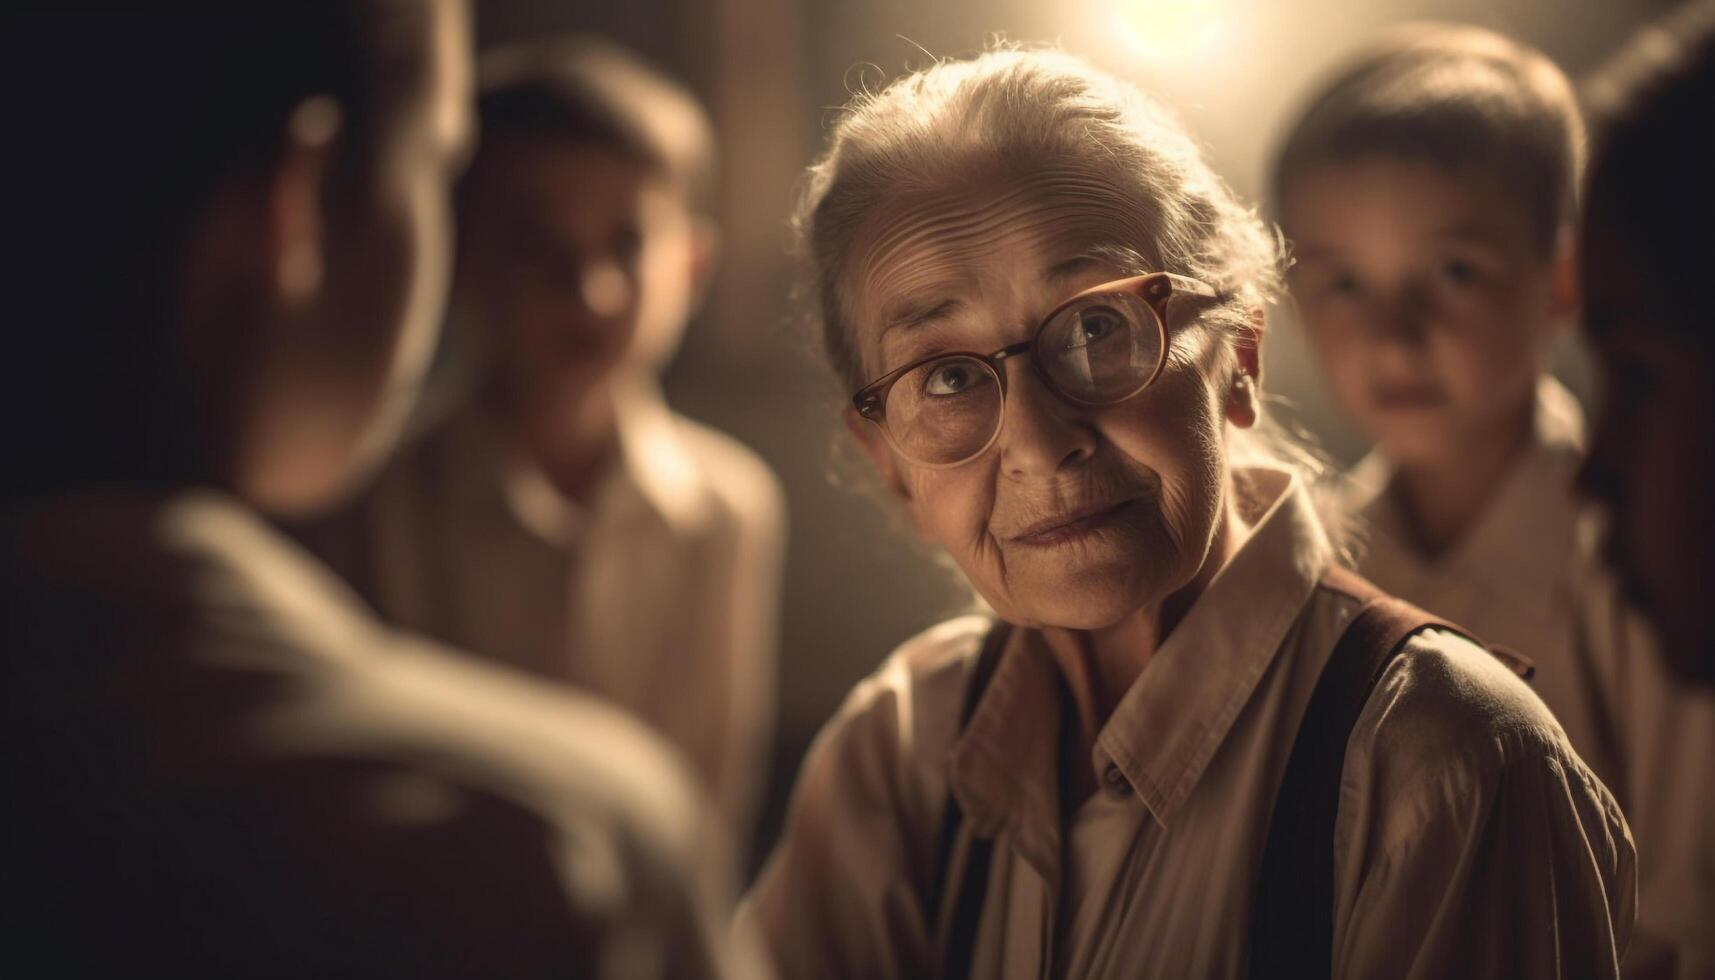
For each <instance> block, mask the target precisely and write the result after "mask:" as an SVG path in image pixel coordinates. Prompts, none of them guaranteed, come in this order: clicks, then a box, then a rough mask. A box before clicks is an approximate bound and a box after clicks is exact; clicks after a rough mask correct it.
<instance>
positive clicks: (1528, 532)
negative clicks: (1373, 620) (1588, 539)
mask: <svg viewBox="0 0 1715 980" xmlns="http://www.w3.org/2000/svg"><path fill="white" fill-rule="evenodd" d="M1584 432H1585V426H1584V413H1583V410H1582V409H1581V408H1579V406H1578V401H1577V399H1575V398H1574V397H1573V396H1572V393H1571V392H1569V391H1567V390H1566V388H1565V386H1563V385H1562V384H1561V383H1560V382H1559V381H1557V380H1555V379H1554V378H1553V377H1549V376H1544V377H1543V378H1541V379H1540V380H1539V382H1538V384H1537V391H1536V402H1535V407H1534V416H1533V423H1532V427H1531V439H1530V444H1529V446H1528V448H1527V449H1526V451H1525V453H1524V454H1523V456H1522V457H1521V458H1520V459H1519V460H1518V461H1517V462H1516V463H1515V464H1514V466H1513V468H1512V470H1511V471H1510V472H1509V473H1508V475H1507V477H1506V479H1505V480H1504V481H1503V482H1502V484H1501V486H1500V488H1499V489H1497V490H1496V492H1495V495H1494V497H1493V499H1492V500H1490V501H1489V503H1488V504H1487V505H1486V506H1485V507H1484V508H1483V512H1482V514H1481V515H1480V516H1479V517H1478V518H1477V521H1476V523H1475V524H1473V525H1472V527H1471V528H1470V529H1469V530H1468V531H1467V532H1466V533H1465V534H1464V535H1463V536H1462V537H1461V538H1460V539H1459V540H1458V541H1456V542H1455V543H1454V544H1453V546H1452V547H1451V548H1449V549H1448V550H1447V551H1446V552H1444V553H1442V554H1441V555H1438V556H1436V557H1435V558H1432V559H1425V558H1424V557H1423V556H1421V555H1420V554H1418V553H1417V552H1416V551H1415V550H1414V549H1412V548H1410V547H1408V546H1407V545H1406V544H1405V542H1406V541H1408V540H1410V536H1409V535H1407V534H1405V533H1404V528H1403V526H1402V524H1401V519H1400V515H1399V513H1398V509H1397V508H1396V507H1395V506H1394V503H1393V498H1392V497H1391V495H1389V494H1388V492H1387V491H1388V488H1389V486H1390V485H1391V484H1392V483H1393V479H1394V476H1395V473H1396V471H1395V468H1394V466H1393V464H1392V463H1391V462H1390V461H1389V460H1388V459H1387V458H1386V457H1385V456H1383V455H1382V454H1381V453H1380V452H1379V451H1375V452H1371V453H1370V454H1369V455H1368V456H1366V457H1365V458H1364V459H1363V460H1362V461H1360V462H1359V463H1358V465H1357V466H1355V467H1353V469H1352V474H1351V482H1350V496H1349V497H1348V500H1349V507H1348V510H1349V511H1350V512H1351V513H1354V514H1356V515H1357V516H1358V517H1359V518H1360V519H1361V520H1362V522H1363V523H1364V524H1365V525H1366V526H1367V527H1368V528H1369V529H1370V530H1371V532H1372V533H1371V540H1370V543H1369V552H1370V554H1369V558H1368V561H1369V563H1371V564H1372V565H1375V566H1378V567H1385V568H1387V569H1390V570H1392V571H1393V572H1394V573H1397V575H1403V576H1405V578H1406V579H1408V580H1410V581H1409V582H1405V583H1400V582H1396V583H1394V584H1395V587H1396V588H1397V589H1398V590H1399V591H1401V592H1410V591H1422V590H1423V589H1424V588H1426V587H1427V583H1430V582H1433V581H1438V580H1442V579H1447V578H1456V579H1458V580H1461V581H1499V582H1506V583H1508V584H1509V586H1510V587H1512V588H1516V587H1517V585H1518V584H1519V583H1521V582H1523V583H1529V582H1540V581H1552V580H1554V579H1555V578H1556V577H1558V576H1560V575H1561V574H1563V573H1564V571H1565V568H1566V565H1567V563H1568V562H1569V561H1571V560H1572V557H1573V551H1575V550H1576V548H1577V542H1576V540H1575V535H1572V534H1569V533H1568V531H1567V529H1568V528H1573V527H1576V526H1577V525H1578V523H1579V505H1578V503H1577V501H1576V499H1575V498H1574V496H1573V494H1572V482H1573V480H1574V478H1575V477H1576V474H1577V470H1578V466H1579V463H1580V461H1581V460H1582V458H1583V453H1584V441H1585V440H1584ZM1525 542H1527V543H1528V544H1527V545H1525V546H1522V547H1521V543H1525ZM1397 575H1390V576H1389V579H1390V582H1391V581H1393V579H1394V578H1395V577H1397ZM1412 582H1414V583H1416V585H1417V586H1418V587H1417V588H1411V587H1406V586H1407V585H1409V584H1410V583H1412Z"/></svg>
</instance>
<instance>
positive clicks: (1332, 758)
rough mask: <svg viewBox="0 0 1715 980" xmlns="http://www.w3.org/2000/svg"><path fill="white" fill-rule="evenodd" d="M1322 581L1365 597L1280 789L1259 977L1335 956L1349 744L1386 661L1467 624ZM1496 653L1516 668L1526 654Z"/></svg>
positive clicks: (1313, 970)
mask: <svg viewBox="0 0 1715 980" xmlns="http://www.w3.org/2000/svg"><path fill="white" fill-rule="evenodd" d="M1323 585H1324V586H1326V587H1328V588H1331V589H1333V590H1335V591H1337V592H1343V593H1345V594H1347V595H1349V596H1351V597H1353V598H1355V599H1359V600H1361V601H1362V602H1363V605H1362V606H1361V607H1360V608H1359V610H1358V613H1357V615H1356V616H1354V617H1353V618H1352V622H1351V623H1350V624H1349V625H1348V626H1347V627H1346V631H1345V633H1344V634H1342V635H1341V637H1340V639H1339V642H1338V643H1336V644H1335V646H1334V651H1333V653H1331V654H1330V655H1329V657H1328V662H1327V664H1326V665H1324V666H1323V668H1322V674H1321V676H1320V677H1319V678H1318V679H1317V681H1316V689H1315V690H1314V691H1313V692H1311V695H1310V702H1309V704H1308V705H1307V706H1306V708H1305V710H1304V718H1303V720H1302V721H1300V722H1299V725H1298V735H1297V737H1296V738H1295V739H1294V740H1293V743H1292V754H1291V756H1289V757H1288V759H1287V763H1286V772H1285V774H1284V776H1283V777H1282V779H1281V784H1280V792H1279V794H1278V795H1277V796H1276V797H1275V802H1274V814H1273V817H1272V819H1271V822H1270V824H1269V832H1268V842H1267V844H1266V845H1265V847H1264V849H1263V858H1262V869H1261V872H1260V874H1259V876H1258V879H1257V887H1256V897H1255V900H1254V904H1253V907H1252V916H1251V967H1250V975H1251V977H1252V978H1253V980H1261V978H1271V977H1283V978H1284V977H1326V976H1329V975H1330V974H1331V972H1332V970H1333V955H1334V819H1335V817H1336V816H1337V815H1338V814H1339V809H1340V773H1341V770H1342V769H1343V768H1344V767H1345V762H1346V743H1347V741H1348V740H1349V739H1350V738H1351V736H1352V728H1353V727H1354V726H1355V725H1356V724H1357V721H1358V715H1359V714H1360V713H1361V712H1362V711H1363V710H1364V705H1365V704H1366V703H1368V702H1369V699H1370V695H1371V694H1372V693H1373V692H1374V691H1375V688H1376V684H1377V683H1378V682H1379V681H1380V680H1381V678H1382V674H1383V673H1385V672H1386V670H1387V668H1388V665H1389V664H1391V663H1392V662H1393V660H1394V658H1396V657H1398V656H1399V654H1400V652H1401V650H1402V649H1403V648H1404V646H1405V641H1406V639H1407V638H1408V637H1410V636H1411V635H1412V634H1414V633H1416V632H1418V631H1419V630H1423V629H1430V628H1441V629H1447V630H1451V631H1453V632H1456V633H1459V634H1460V635H1463V636H1468V635H1469V634H1466V633H1465V632H1464V631H1463V630H1461V629H1459V628H1458V627H1456V626H1453V625H1452V624H1450V623H1447V622H1445V621H1444V620H1441V619H1438V618H1436V617H1435V616H1432V615H1430V614H1429V613H1426V612H1424V611H1423V610H1421V609H1418V608H1417V607H1415V606H1413V605H1411V604H1410V603H1408V602H1406V601H1404V600H1402V599H1396V598H1393V597H1391V596H1388V595H1385V594H1384V593H1382V592H1381V590H1379V589H1377V588H1376V587H1375V586H1373V585H1371V584H1370V583H1369V582H1366V581H1365V580H1363V579H1362V578H1360V577H1358V576H1357V575H1356V574H1354V573H1352V572H1349V571H1346V570H1345V569H1342V568H1334V569H1331V570H1330V571H1329V572H1328V574H1327V575H1326V576H1324V579H1323ZM1497 656H1498V657H1499V658H1500V659H1501V660H1502V661H1503V662H1505V663H1507V665H1508V666H1509V667H1511V668H1512V669H1513V670H1514V671H1515V672H1517V673H1519V674H1520V676H1524V677H1528V676H1529V675H1530V669H1531V668H1530V666H1529V663H1528V661H1524V660H1523V658H1516V657H1512V656H1509V655H1506V654H1501V653H1497Z"/></svg>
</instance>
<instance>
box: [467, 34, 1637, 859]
mask: <svg viewBox="0 0 1715 980" xmlns="http://www.w3.org/2000/svg"><path fill="white" fill-rule="evenodd" d="M1669 5H1670V4H1669V3H1668V2H1666V0H1372V2H1362V3H1359V2H1353V0H1057V2H1048V0H623V2H617V3H606V4H599V5H598V4H592V3H589V2H587V0H478V3H477V11H478V33H479V41H480V43H482V44H493V43H497V42H503V41H509V40H515V39H518V38H521V37H528V36H532V35H537V34H543V33H552V32H559V31H579V32H588V33H596V34H602V35H606V36H608V37H610V38H612V39H614V40H617V41H619V42H621V43H623V44H625V45H627V46H629V47H630V48H632V49H633V50H635V51H636V52H638V53H639V54H641V55H643V56H645V57H646V58H648V59H650V60H651V61H653V62H654V63H656V64H657V65H658V66H660V67H661V68H663V69H665V70H666V71H667V72H668V73H670V74H672V75H675V76H676V77H678V78H679V79H680V80H681V81H683V82H684V83H686V84H687V85H688V86H690V87H691V88H692V89H693V90H694V91H696V92H697V93H698V94H699V95H700V96H701V97H702V99H703V101H704V103H705V104H706V105H707V106H708V107H709V109H710V111H711V112H712V114H713V117H714V120H715V124H716V128H717V130H718V132H719V134H720V137H721V141H722V147H721V149H722V164H723V175H722V185H721V204H720V214H719V215H718V217H719V219H720V220H721V222H722V224H723V235H724V242H723V246H724V258H723V265H722V269H721V272H720V274H719V277H718V280H717V282H716V285H715V288H714V290H713V294H712V295H711V297H710V300H709V303H708V305H707V306H706V308H705V309H704V311H703V313H702V315H701V316H700V317H699V318H698V320H697V321H696V322H695V323H693V325H692V326H691V328H690V330H689V332H688V334H687V337H686V340H685V342H684V345H683V348H682V350H681V352H680V354H679V357H678V358H677V360H676V361H675V362H674V364H673V366H672V368H671V369H670V371H669V373H668V377H667V391H668V396H669V398H670V400H671V401H672V402H673V403H674V405H675V406H676V407H677V408H678V409H679V410H680V411H682V412H685V413H687V414H689V415H691V416H694V417H696V418H699V419H702V420H704V421H706V422H709V423H711V424H713V425H715V426H717V427H719V428H722V429H724V430H726V431H728V432H730V433H732V434H733V435H734V436H736V437H737V438H739V439H740V440H742V441H744V442H745V443H747V444H749V445H750V446H751V447H752V448H754V449H755V450H756V451H757V452H759V453H761V454H762V456H763V457H764V458H766V459H767V460H768V462H769V463H770V464H772V465H773V467H774V469H775V471H776V472H777V473H778V474H779V476H780V478H781V481H782V482H783V483H784V485H785V488H786V492H787V498H788V504H789V507H790V522H791V528H790V531H791V539H790V550H789V553H788V557H787V570H786V575H787V578H786V588H785V592H784V600H783V601H784V611H783V619H782V623H781V652H782V663H781V672H780V677H779V678H778V683H779V692H780V717H779V733H778V739H777V742H776V751H775V755H774V765H773V771H772V773H771V774H770V779H769V786H770V787H771V788H770V793H769V799H768V801H767V803H766V804H765V809H764V816H763V820H762V825H761V826H760V827H759V828H758V829H757V833H756V837H755V847H754V851H755V853H754V854H753V858H756V857H760V855H761V853H762V852H763V851H765V849H766V846H767V844H768V842H769V841H770V840H772V836H773V834H774V833H775V831H776V830H777V827H778V821H779V818H780V813H781V810H782V808H783V806H784V802H785V795H786V791H787V790H788V789H789V788H790V785H791V780H792V777H793V774H794V772H795V771H796V768H797V765H798V761H799V759H800V757H801V756H802V755H803V752H804V750H805V749H806V748H807V747H808V745H809V743H810V740H811V739H812V738H813V737H814V735H815V733H816V730H817V729H818V728H819V727H820V725H821V724H822V722H823V721H824V720H825V719H826V718H827V717H828V715H829V714H830V713H831V712H832V711H833V710H834V709H835V708H836V707H837V706H838V704H839V702H840V700H841V698H842V697H843V696H844V694H845V692H846V691H847V690H849V689H850V688H851V686H852V685H853V684H854V683H855V682H856V681H857V680H859V679H860V678H861V677H863V676H864V675H865V674H867V673H868V672H869V671H871V670H872V669H873V668H874V667H875V666H876V664H877V663H879V662H880V660H881V658H882V657H884V656H885V655H886V654H887V652H888V651H889V650H891V649H892V648H893V647H894V646H895V645H897V644H898V643H899V642H900V641H901V640H903V639H905V638H906V637H908V636H910V635H911V634H913V633H915V632H917V631H919V630H921V629H923V628H924V627H926V626H929V625H931V624H932V623H934V622H936V621H938V620H939V619H942V618H945V617H946V616H947V615H949V614H952V613H956V612H958V611H960V610H961V609H963V608H965V607H966V606H967V605H968V603H969V599H968V596H967V594H966V593H965V591H964V590H963V589H962V588H961V587H960V585H959V583H958V582H957V580H956V579H955V578H954V576H953V575H952V574H951V573H950V572H949V571H948V570H947V569H946V568H945V567H943V566H941V565H939V564H937V563H936V562H935V561H934V560H933V558H932V557H931V556H930V555H928V554H927V553H926V552H925V551H924V550H923V549H921V548H919V547H917V546H916V545H915V544H914V543H913V541H912V539H911V538H910V536H909V535H908V534H907V533H905V532H904V530H903V527H902V525H901V523H900V522H899V520H898V518H897V517H896V516H894V515H892V514H891V513H890V512H889V511H888V509H887V507H886V505H884V504H882V503H880V502H879V501H878V500H877V499H876V498H874V496H873V495H872V494H869V493H868V492H867V491H866V490H865V488H864V487H862V486H861V485H859V486H853V485H851V484H852V481H851V480H842V479H838V478H836V476H835V474H836V472H839V473H846V472H850V471H852V467H851V466H849V465H847V464H846V463H840V462H839V459H840V457H841V456H842V454H841V453H840V452H839V448H840V447H841V445H842V444H843V443H842V440H843V438H844V437H843V434H842V433H843V430H842V428H841V426H840V424H839V420H838V416H837V410H838V407H839V405H840V404H841V402H842V395H843V393H842V392H839V391H837V390H835V388H834V384H833V378H832V375H831V374H829V373H828V372H827V371H826V370H825V369H824V368H823V367H822V365H821V364H820V363H818V362H817V361H816V360H815V359H814V358H813V356H812V349H811V347H810V344H809V343H808V341H807V340H805V339H804V337H805V335H804V332H803V330H802V325H801V324H800V322H799V321H798V318H797V316H796V313H795V309H794V306H793V304H792V302H791V286H792V283H793V269H792V266H791V263H790V260H789V257H788V255H787V245H788V234H787V217H788V214H789V212H790V207H791V202H792V197H793V192H794V189H795V187H796V183H797V177H798V174H799V172H800V171H801V170H802V169H803V167H804V166H805V164H807V163H808V162H809V160H810V159H811V158H812V156H813V155H814V154H815V153H816V152H817V150H818V148H819V147H820V145H821V141H822V136H823V131H824V129H825V127H826V125H827V124H828V122H829V120H830V119H831V118H832V116H833V111H834V109H835V108H836V107H838V106H839V105H840V104H842V103H843V102H844V101H845V100H846V97H847V94H848V92H849V91H851V90H853V89H855V88H857V87H860V86H871V87H873V86H876V85H879V84H882V83H884V82H885V81H887V80H888V79H891V78H894V77H896V76H898V75H899V74H900V73H902V72H904V71H906V70H909V69H911V68H915V67H921V66H923V65H925V64H927V63H928V62H929V60H930V58H931V57H932V56H933V57H953V56H959V55H965V54H971V53H974V52H976V51H979V50H981V49H982V48H983V47H984V45H986V44H988V43H989V42H990V40H991V39H993V38H995V37H1000V38H1004V39H1006V40H1012V41H1021V42H1050V43H1058V44H1059V45H1060V46H1062V47H1064V48H1066V49H1067V50H1069V51H1072V52H1074V53H1076V54H1079V55H1082V56H1084V57H1086V58H1089V59H1090V60H1092V61H1094V62H1095V63H1097V64H1099V65H1101V66H1103V67H1105V68H1107V69H1108V70H1110V71H1113V72H1115V73H1118V74H1120V75H1123V76H1127V77H1130V78H1132V79H1134V80H1135V81H1137V82H1138V83H1140V84H1141V85H1143V86H1144V87H1145V88H1147V89H1149V90H1151V91H1153V92H1155V93H1156V94H1157V95H1159V96H1161V97H1163V98H1165V99H1166V100H1167V101H1168V102H1169V103H1171V104H1172V105H1174V106H1175V107H1176V108H1177V110H1178V111H1179V113H1180V115H1181V117H1182V118H1183V119H1184V120H1185V121H1186V122H1187V123H1188V124H1189V125H1190V127H1191V129H1192V131H1193V132H1194V133H1196V134H1197V135H1198V136H1199V137H1200V138H1201V139H1202V140H1203V141H1204V142H1205V144H1206V146H1207V148H1208V153H1209V155H1210V158H1211V160H1212V162H1213V163H1214V165H1215V168H1216V169H1217V170H1218V171H1219V172H1221V173H1222V174H1223V175H1225V176H1226V178H1227V179H1228V180H1229V181H1230V182H1231V183H1232V184H1233V186H1234V187H1235V188H1236V189H1237V190H1238V191H1239V193H1240V194H1241V195H1242V196H1244V197H1245V198H1247V199H1250V200H1255V197H1256V194H1257V192H1258V190H1259V189H1260V187H1261V184H1262V180H1263V176H1264V173H1265V170H1266V167H1267V165H1268V160H1269V157H1270V155H1271V154H1272V152H1273V148H1274V146H1275V143H1276V140H1277V138H1278V135H1279V133H1280V131H1281V129H1282V127H1284V125H1285V124H1286V123H1287V121H1288V119H1289V116H1290V114H1291V113H1293V112H1294V111H1296V107H1297V106H1298V104H1299V103H1300V101H1301V100H1302V99H1303V97H1304V96H1305V94H1306V93H1307V91H1308V89H1309V87H1310V86H1311V85H1313V84H1314V82H1315V80H1316V78H1317V76H1318V75H1319V74H1320V73H1321V72H1323V71H1325V70H1326V68H1327V67H1328V65H1329V63H1330V61H1331V60H1332V59H1335V58H1337V57H1339V56H1340V55H1341V54H1342V53H1343V52H1344V51H1346V50H1347V49H1349V48H1350V47H1351V46H1353V45H1354V44H1356V43H1358V42H1359V41H1361V40H1362V39H1363V38H1364V37H1365V36H1366V35H1368V34H1369V33H1370V32H1372V31H1374V30H1375V29H1377V28H1379V27H1382V26H1385V25H1388V24H1393V23H1398V22H1401V21H1407V20H1417V19H1439V20H1458V21H1465V22H1470V23H1475V24H1480V25H1483V26H1486V27H1491V28H1495V29H1498V30H1501V31H1504V32H1506V33H1508V34H1511V35H1513V36H1514V37H1517V38H1519V39H1521V40H1523V41H1525V42H1527V43H1530V44H1533V45H1535V46H1537V47H1538V48H1540V49H1541V50H1543V51H1544V52H1546V53H1547V54H1548V55H1549V56H1550V57H1552V58H1554V59H1555V60H1557V61H1558V62H1559V63H1560V64H1561V65H1562V66H1563V67H1564V68H1565V69H1566V70H1567V72H1568V73H1569V74H1571V75H1572V76H1573V77H1574V79H1576V78H1577V77H1578V76H1579V75H1581V74H1583V73H1584V72H1586V71H1588V70H1589V69H1591V68H1593V67H1595V66H1596V65H1597V64H1599V63H1600V62H1601V60H1602V59H1603V58H1604V57H1605V56H1606V55H1607V53H1608V52H1609V51H1611V50H1612V49H1613V48H1614V47H1615V46H1616V45H1617V44H1618V43H1619V42H1620V40H1621V39H1622V38H1624V37H1625V36H1626V35H1627V34H1628V33H1629V32H1630V31H1631V30H1632V29H1634V28H1635V27H1637V26H1639V25H1640V24H1642V23H1643V22H1645V21H1647V20H1648V19H1650V18H1652V17H1653V16H1655V15H1657V14H1659V13H1661V12H1662V11H1663V10H1665V9H1666V8H1667V7H1668V6H1669ZM1272 323H1273V329H1272V330H1271V333H1270V337H1269V340H1268V350H1267V368H1266V372H1265V385H1264V387H1265V388H1266V389H1268V390H1269V391H1271V392H1273V393H1274V394H1276V395H1279V396H1282V397H1284V398H1286V399H1288V400H1289V401H1290V402H1291V403H1293V404H1294V405H1295V406H1296V411H1297V414H1298V416H1299V418H1300V420H1301V421H1302V422H1303V424H1304V425H1305V426H1306V427H1307V428H1308V429H1309V430H1310V431H1311V432H1312V433H1313V434H1315V435H1316V436H1318V437H1319V438H1320V439H1321V440H1322V442H1323V444H1324V446H1325V447H1326V448H1328V449H1329V450H1330V451H1331V452H1332V453H1334V455H1335V456H1337V457H1339V458H1341V459H1345V460H1350V459H1353V458H1355V457H1356V456H1357V455H1358V454H1360V453H1361V452H1362V451H1363V449H1364V446H1363V444H1362V442H1361V441H1359V440H1358V439H1357V437H1356V436H1355V435H1354V434H1353V433H1352V432H1351V431H1349V430H1348V429H1346V428H1345V427H1344V426H1342V425H1341V424H1340V423H1339V421H1338V420H1337V419H1335V418H1334V417H1333V416H1332V414H1331V413H1330V411H1329V408H1328V404H1327V402H1326V401H1325V400H1324V399H1323V398H1322V397H1321V396H1320V393H1319V379H1318V378H1317V377H1316V374H1315V370H1314V367H1313V365H1311V364H1310V363H1309V361H1308V359H1307V357H1306V353H1305V349H1304V346H1303V344H1302V342H1301V340H1300V337H1299V335H1298V333H1297V331H1296V329H1295V328H1294V326H1293V325H1292V324H1291V322H1290V317H1289V316H1288V315H1286V311H1282V310H1277V311H1275V314H1274V316H1273V319H1272ZM1557 366H1558V369H1559V370H1560V372H1561V373H1562V375H1563V376H1564V377H1565V378H1566V379H1567V380H1568V381H1569V383H1570V384H1571V385H1572V387H1573V389H1574V390H1575V391H1577V392H1578V393H1580V394H1581V395H1587V394H1588V392H1589V384H1588V374H1587V371H1586V370H1585V368H1584V367H1583V365H1582V363H1581V360H1580V358H1579V356H1578V354H1577V352H1576V351H1573V350H1571V349H1570V348H1568V349H1567V350H1566V351H1564V352H1563V353H1562V355H1561V357H1560V359H1559V363H1558V365H1557Z"/></svg>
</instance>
